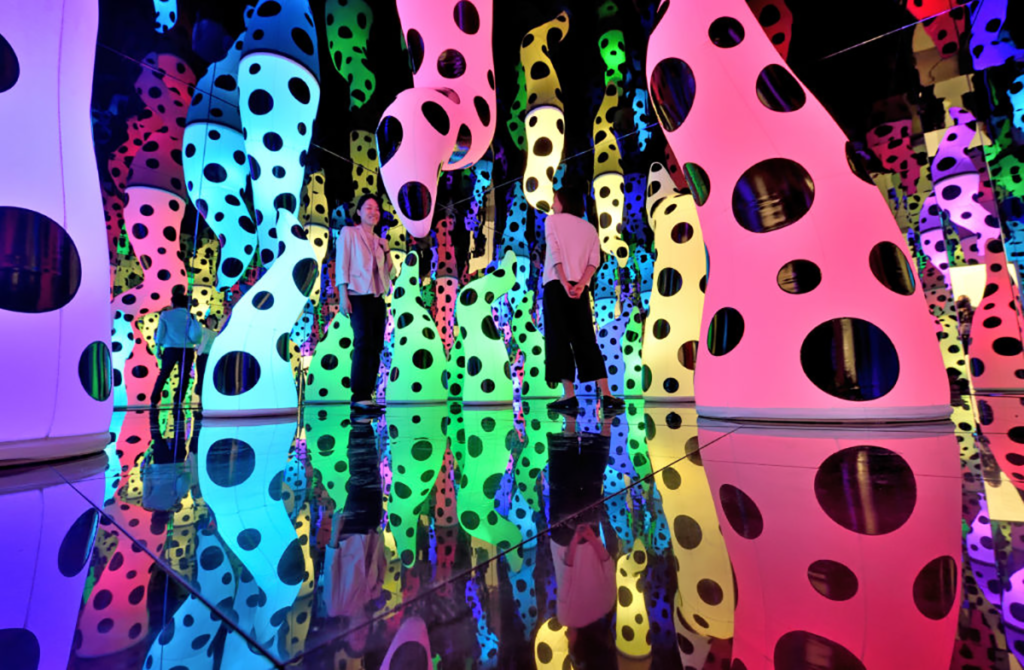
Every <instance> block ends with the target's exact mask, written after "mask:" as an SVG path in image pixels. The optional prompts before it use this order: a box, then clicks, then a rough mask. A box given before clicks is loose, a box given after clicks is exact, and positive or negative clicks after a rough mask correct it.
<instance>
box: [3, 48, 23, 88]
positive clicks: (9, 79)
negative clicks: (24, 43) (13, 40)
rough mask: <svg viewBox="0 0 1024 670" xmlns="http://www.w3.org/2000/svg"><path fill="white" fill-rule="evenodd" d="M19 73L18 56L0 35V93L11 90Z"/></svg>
mask: <svg viewBox="0 0 1024 670" xmlns="http://www.w3.org/2000/svg"><path fill="white" fill-rule="evenodd" d="M20 73H21V67H20V65H19V64H18V54H16V53H14V48H13V47H12V46H11V45H10V43H9V42H8V41H7V40H6V39H4V36H3V35H2V34H0V93H4V92H6V91H9V90H11V89H12V88H13V87H14V85H15V84H17V83H18V76H19V75H20Z"/></svg>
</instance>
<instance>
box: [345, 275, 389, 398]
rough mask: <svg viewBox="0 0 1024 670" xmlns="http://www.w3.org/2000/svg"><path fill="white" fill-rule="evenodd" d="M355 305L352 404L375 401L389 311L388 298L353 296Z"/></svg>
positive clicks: (353, 318) (350, 296)
mask: <svg viewBox="0 0 1024 670" xmlns="http://www.w3.org/2000/svg"><path fill="white" fill-rule="evenodd" d="M348 298H349V301H350V302H351V303H352V332H353V335H354V337H353V349H352V400H371V399H372V398H373V390H374V386H375V385H376V381H377V369H378V368H379V367H380V352H381V350H382V349H383V348H384V326H385V324H386V323H387V307H386V306H385V305H384V298H379V297H377V296H372V295H349V297H348Z"/></svg>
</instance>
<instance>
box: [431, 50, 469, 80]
mask: <svg viewBox="0 0 1024 670" xmlns="http://www.w3.org/2000/svg"><path fill="white" fill-rule="evenodd" d="M437 72H438V74H440V75H441V76H442V77H444V78H445V79H456V78H458V77H461V76H462V75H463V74H465V73H466V59H465V57H464V56H463V55H462V54H461V53H460V52H459V51H457V50H455V49H445V50H444V51H442V52H441V55H440V56H438V57H437Z"/></svg>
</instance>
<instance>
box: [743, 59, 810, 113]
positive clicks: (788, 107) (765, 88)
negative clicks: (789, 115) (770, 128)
mask: <svg viewBox="0 0 1024 670" xmlns="http://www.w3.org/2000/svg"><path fill="white" fill-rule="evenodd" d="M754 88H755V90H756V91H757V99H758V100H760V101H761V104H762V105H764V106H765V107H767V108H768V109H770V110H772V111H775V112H794V111H796V110H798V109H800V108H801V107H803V106H804V103H805V102H807V94H806V93H804V88H803V86H801V85H800V82H798V81H797V80H796V77H794V76H793V75H791V74H790V73H789V70H787V69H786V68H784V67H783V66H781V65H777V64H774V63H773V64H771V65H768V66H767V67H765V68H764V69H763V70H761V74H759V75H757V84H756V85H755V87H754Z"/></svg>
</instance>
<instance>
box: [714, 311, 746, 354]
mask: <svg viewBox="0 0 1024 670" xmlns="http://www.w3.org/2000/svg"><path fill="white" fill-rule="evenodd" d="M745 328H746V325H745V323H744V322H743V315H742V314H740V313H739V312H738V311H736V310H735V309H733V308H732V307H723V308H722V309H720V310H718V311H717V312H715V315H714V316H713V317H711V321H710V322H709V323H708V339H707V342H708V352H709V353H710V354H711V355H712V356H724V355H725V354H727V353H729V352H730V351H732V350H733V349H735V348H736V347H737V346H738V345H739V343H740V340H742V339H743V331H744V329H745Z"/></svg>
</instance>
